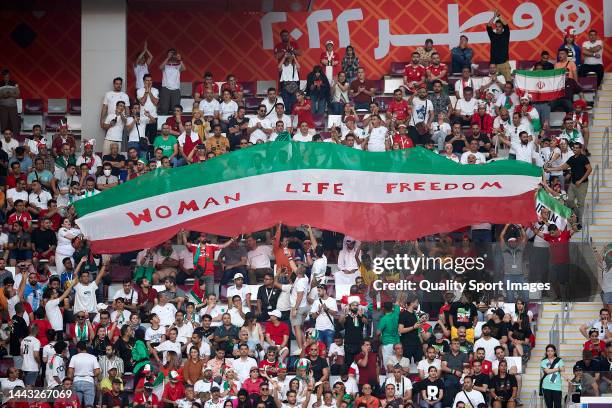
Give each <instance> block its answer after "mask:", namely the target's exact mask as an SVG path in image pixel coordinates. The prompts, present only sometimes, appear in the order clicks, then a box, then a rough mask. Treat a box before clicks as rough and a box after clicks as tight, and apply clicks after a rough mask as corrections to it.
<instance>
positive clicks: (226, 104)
mask: <svg viewBox="0 0 612 408" xmlns="http://www.w3.org/2000/svg"><path fill="white" fill-rule="evenodd" d="M222 98H223V100H222V101H221V103H220V104H219V116H220V119H221V126H222V127H223V130H224V131H227V126H228V125H229V118H230V116H234V115H236V112H238V104H237V103H236V102H234V101H233V100H232V93H231V92H230V91H229V90H227V89H226V90H225V91H223V96H222Z"/></svg>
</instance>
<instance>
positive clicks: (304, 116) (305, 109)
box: [291, 90, 315, 129]
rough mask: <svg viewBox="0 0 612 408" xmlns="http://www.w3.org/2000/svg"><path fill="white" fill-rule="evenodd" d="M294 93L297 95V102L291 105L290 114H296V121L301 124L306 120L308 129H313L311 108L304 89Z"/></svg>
mask: <svg viewBox="0 0 612 408" xmlns="http://www.w3.org/2000/svg"><path fill="white" fill-rule="evenodd" d="M295 95H296V97H297V102H296V103H295V104H294V105H293V108H292V109H291V114H292V115H294V116H296V115H297V118H298V120H297V123H299V124H302V123H303V122H306V123H308V127H309V128H310V129H313V128H314V127H315V125H314V119H313V118H312V109H311V104H310V101H309V100H307V99H306V96H305V95H304V91H301V90H300V91H297V92H296V93H295Z"/></svg>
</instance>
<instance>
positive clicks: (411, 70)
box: [404, 52, 427, 93]
mask: <svg viewBox="0 0 612 408" xmlns="http://www.w3.org/2000/svg"><path fill="white" fill-rule="evenodd" d="M426 75H427V70H426V69H425V67H424V66H422V65H421V64H419V53H418V52H413V53H412V61H411V62H410V64H408V65H406V67H404V85H405V86H406V88H408V92H409V93H415V92H416V90H417V88H418V87H419V85H420V84H422V83H425V77H426Z"/></svg>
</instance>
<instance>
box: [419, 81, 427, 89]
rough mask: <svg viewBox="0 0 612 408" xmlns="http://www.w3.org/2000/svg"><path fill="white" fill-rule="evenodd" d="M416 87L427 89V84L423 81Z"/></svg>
mask: <svg viewBox="0 0 612 408" xmlns="http://www.w3.org/2000/svg"><path fill="white" fill-rule="evenodd" d="M418 89H427V86H426V85H425V84H424V83H422V82H421V83H420V84H419V87H418Z"/></svg>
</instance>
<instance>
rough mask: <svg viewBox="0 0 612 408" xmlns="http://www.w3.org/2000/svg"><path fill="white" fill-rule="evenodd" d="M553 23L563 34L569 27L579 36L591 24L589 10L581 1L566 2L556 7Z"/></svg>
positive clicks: (571, 0)
mask: <svg viewBox="0 0 612 408" xmlns="http://www.w3.org/2000/svg"><path fill="white" fill-rule="evenodd" d="M574 16H575V17H574ZM555 23H556V24H557V28H559V30H561V31H562V32H564V33H565V31H566V30H567V29H568V28H570V27H571V28H573V29H574V30H575V31H576V32H575V34H580V33H582V32H584V31H585V30H586V29H587V28H588V27H589V24H590V23H591V10H589V7H588V6H587V5H586V4H584V3H583V2H581V1H578V0H567V1H565V2H563V3H561V4H560V5H559V7H557V11H556V12H555Z"/></svg>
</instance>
